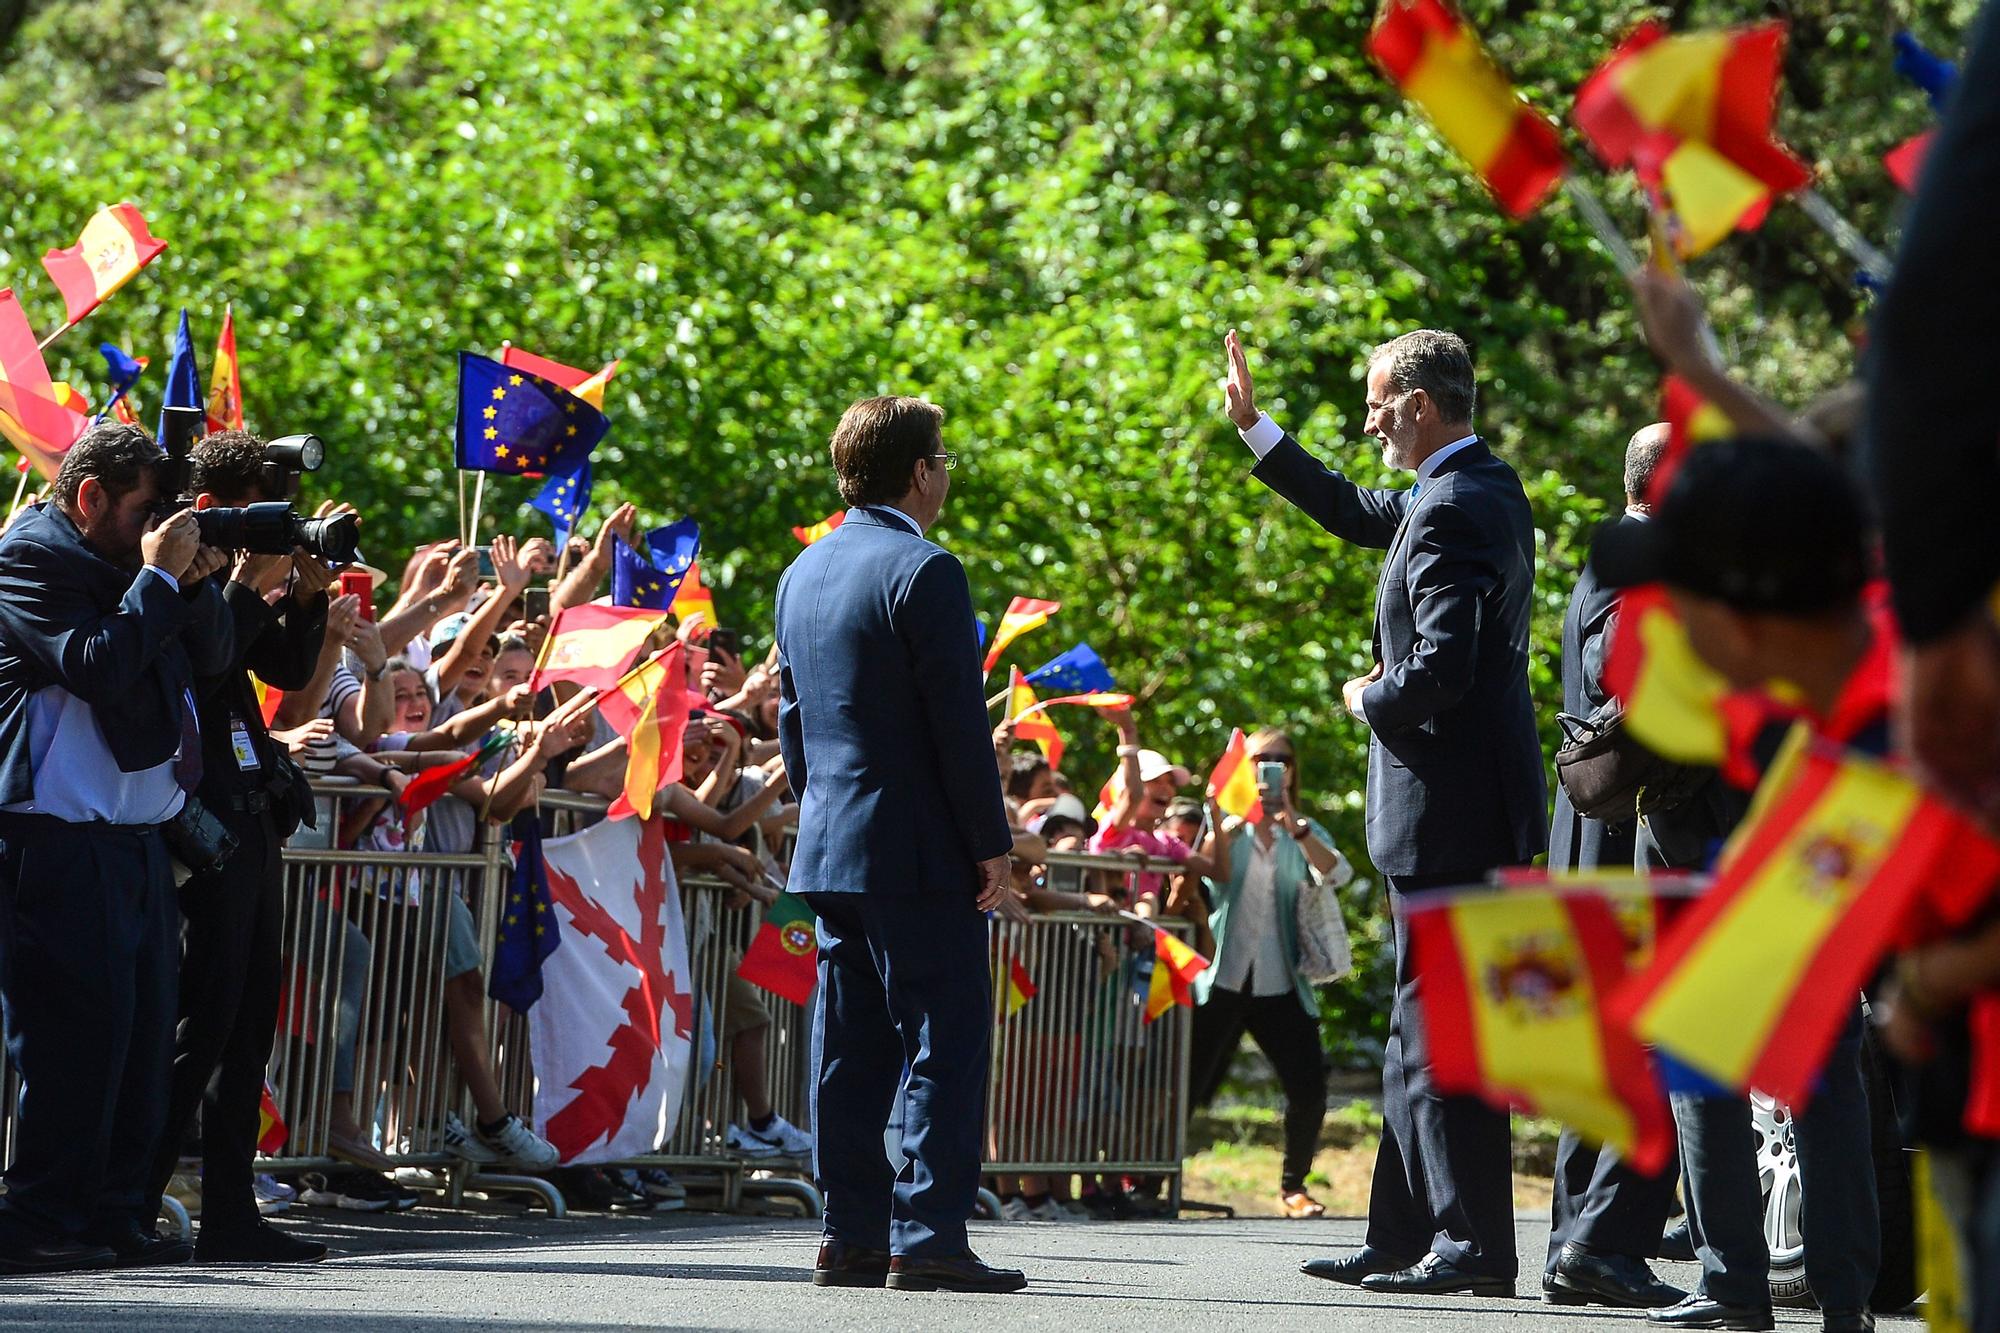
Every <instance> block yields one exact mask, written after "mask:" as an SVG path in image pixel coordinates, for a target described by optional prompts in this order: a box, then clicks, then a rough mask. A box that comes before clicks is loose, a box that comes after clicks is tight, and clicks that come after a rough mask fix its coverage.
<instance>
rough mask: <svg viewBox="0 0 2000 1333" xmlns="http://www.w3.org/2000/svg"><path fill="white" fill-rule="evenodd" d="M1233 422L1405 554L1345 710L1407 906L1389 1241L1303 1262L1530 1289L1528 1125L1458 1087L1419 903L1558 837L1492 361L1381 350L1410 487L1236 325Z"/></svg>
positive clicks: (1352, 534)
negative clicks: (1368, 481)
mask: <svg viewBox="0 0 2000 1333" xmlns="http://www.w3.org/2000/svg"><path fill="white" fill-rule="evenodd" d="M1226 349H1227V352H1228V356H1229V378H1228V380H1227V381H1226V382H1225V390H1226V393H1227V399H1228V401H1227V410H1228V413H1229V417H1230V419H1231V420H1232V421H1233V422H1234V423H1235V424H1236V427H1237V429H1238V430H1239V431H1240V432H1241V433H1242V435H1243V442H1244V443H1245V444H1247V445H1249V446H1250V449H1251V452H1253V453H1254V454H1256V456H1257V467H1256V469H1255V471H1254V472H1252V474H1251V475H1252V476H1254V477H1256V478H1257V479H1258V480H1259V481H1261V482H1263V483H1264V484H1265V485H1266V486H1269V487H1270V488H1271V489H1272V490H1274V491H1276V492H1277V493H1278V494H1280V495H1282V496H1284V497H1285V498H1286V499H1287V500H1290V501H1291V502H1292V503H1293V504H1295V505H1297V506H1298V507H1299V508H1300V509H1301V510H1303V511H1304V512H1305V514H1306V516H1307V517H1308V518H1311V519H1312V520H1313V521H1314V522H1316V523H1318V524H1319V525H1320V526H1321V527H1323V528H1325V529H1326V530H1327V531H1328V532H1331V533H1332V534H1334V535H1335V536H1336V537H1339V538H1340V539H1341V540H1343V541H1346V542H1350V543H1352V544H1353V545H1356V546H1369V547H1375V548H1377V549H1381V550H1385V551H1387V552H1388V554H1387V555H1386V556H1385V557H1384V559H1383V562H1382V572H1381V577H1380V580H1379V582H1378V583H1377V585H1376V589H1375V630H1374V658H1375V666H1374V668H1373V669H1372V670H1371V671H1370V672H1369V673H1368V674H1367V675H1365V676H1360V677H1358V678H1356V679H1354V680H1350V681H1348V682H1347V684H1346V685H1345V686H1344V687H1343V688H1342V690H1341V697H1342V702H1343V703H1345V704H1346V705H1347V711H1348V712H1349V713H1351V714H1352V715H1353V716H1354V717H1355V719H1356V720H1357V721H1359V722H1361V723H1362V724H1363V725H1365V726H1366V727H1367V728H1368V857H1369V859H1370V860H1372V861H1373V862H1374V863H1375V868H1376V869H1377V870H1380V871H1381V872H1382V874H1383V876H1384V877H1385V878H1386V879H1387V880H1388V882H1389V901H1390V905H1391V907H1392V908H1393V909H1395V946H1396V991H1395V997H1394V999H1393V1000H1392V1001H1391V1005H1390V1010H1389V1040H1388V1041H1387V1043H1385V1045H1384V1048H1383V1055H1382V1145H1381V1147H1380V1148H1379V1149H1378V1150H1377V1152H1376V1155H1375V1179H1374V1184H1373V1186H1372V1188H1371V1190H1370V1192H1369V1198H1368V1240H1367V1243H1366V1244H1365V1245H1363V1246H1362V1247H1361V1249H1359V1250H1358V1251H1356V1252H1354V1253H1353V1254H1349V1255H1346V1256H1343V1257H1341V1258H1338V1259H1314V1260H1310V1261H1309V1262H1307V1263H1306V1264H1305V1265H1304V1266H1303V1267H1304V1271H1305V1272H1306V1273H1308V1274H1310V1275H1311V1276H1313V1277H1321V1278H1326V1279H1328V1280H1330V1281H1334V1282H1345V1283H1349V1284H1352V1285H1358V1286H1363V1287H1366V1288H1368V1289H1369V1290H1370V1291H1383V1292H1395V1293H1401V1294H1406V1295H1442V1294H1445V1293H1448V1292H1463V1293H1467V1294H1470V1295H1477V1296H1511V1295H1513V1294H1514V1277H1515V1253H1514V1201H1513V1198H1512V1194H1513V1190H1512V1160H1511V1156H1510V1154H1509V1151H1508V1147H1509V1145H1508V1130H1507V1114H1506V1112H1504V1111H1498V1110H1495V1109H1494V1108H1492V1107H1490V1106H1487V1105H1486V1104H1485V1103H1483V1102H1481V1101H1479V1100H1477V1099H1475V1098H1472V1097H1464V1096H1455V1097H1448V1096H1442V1095H1440V1094H1439V1092H1438V1090H1437V1088H1436V1086H1435V1085H1434V1084H1433V1083H1432V1081H1431V1074H1430V1058H1429V1054H1428V1051H1427V1048H1426V1043H1425V1040H1424V1032H1423V1024H1422V1014H1421V1013H1420V1012H1419V1011H1418V1007H1417V1005H1418V1001H1417V979H1416V974H1415V973H1414V971H1412V969H1411V965H1410V949H1409V943H1410V941H1409V926H1408V923H1407V920H1406V918H1405V916H1404V911H1403V907H1404V903H1405V901H1406V899H1407V897H1408V895H1410V894H1412V893H1417V892H1420V891H1422V890H1425V889H1437V888H1445V887H1448V886H1452V885H1464V884H1477V883H1480V882H1481V881H1483V880H1485V879H1486V877H1487V876H1488V875H1489V874H1490V873H1491V872H1492V871H1494V870H1496V869H1499V868H1501V867H1504V866H1515V865H1522V864H1525V863H1526V862H1527V861H1528V860H1530V859H1531V858H1533V857H1534V856H1535V855H1536V854H1537V853H1539V852H1541V851H1542V850H1543V848H1544V847H1546V846H1547V833H1548V825H1547V824H1546V823H1544V822H1543V821H1544V820H1545V819H1546V818H1547V811H1548V805H1547V798H1546V787H1545V786H1544V783H1543V777H1542V747H1541V742H1540V740H1539V739H1538V738H1537V736H1536V731H1535V710H1534V703H1533V701H1532V700H1531V699H1530V698H1529V695H1528V620H1529V615H1530V613H1531V611H1532V609H1533V600H1534V591H1535V525H1534V518H1533V516H1532V515H1531V514H1530V512H1529V510H1528V497H1527V496H1526V494H1524V493H1523V491H1522V489H1521V480H1520V478H1519V477H1517V476H1515V475H1514V469H1513V468H1511V467H1509V466H1507V464H1506V463H1504V462H1502V461H1501V460H1500V459H1498V458H1496V457H1494V455H1493V453H1492V451H1490V450H1489V449H1487V447H1486V445H1485V443H1484V442H1482V441H1481V440H1480V438H1479V436H1478V435H1476V434H1475V433H1474V432H1473V429H1472V418H1473V409H1474V407H1475V405H1476V403H1477V398H1478V390H1477V386H1476V384H1475V382H1474V379H1473V372H1472V353H1471V351H1470V349H1468V348H1467V347H1466V345H1465V342H1464V340H1463V339H1461V338H1459V337H1458V336H1457V335H1456V334H1451V333H1444V332H1440V331H1438V330H1435V329H1419V330H1417V331H1416V332H1414V333H1406V334H1404V335H1403V336H1402V337H1400V338H1396V339H1394V340H1392V341H1390V342H1387V343H1384V344H1383V345H1382V346H1380V347H1378V348H1376V349H1375V352H1374V354H1373V355H1372V356H1371V357H1369V359H1368V384H1367V393H1368V419H1367V422H1366V424H1365V425H1364V426H1363V428H1362V429H1363V431H1364V432H1365V433H1366V434H1368V435H1372V436H1374V437H1375V438H1376V439H1377V440H1379V441H1381V444H1382V461H1383V462H1384V463H1386V464H1388V465H1389V466H1390V467H1392V468H1401V469H1405V470H1408V471H1412V472H1415V473H1416V474H1417V483H1416V485H1414V486H1412V487H1410V488H1409V489H1408V490H1377V489H1374V488H1371V487H1365V486H1357V485H1355V484H1354V483H1353V482H1352V481H1349V480H1348V479H1347V478H1346V477H1344V476H1342V475H1341V474H1340V473H1339V472H1336V471H1334V470H1332V469H1330V468H1328V467H1326V466H1325V465H1323V464H1322V463H1320V462H1319V461H1318V460H1317V459H1315V458H1313V457H1312V456H1311V455H1309V454H1308V453H1306V451H1305V450H1304V449H1302V448H1301V447H1300V446H1299V442H1298V441H1297V440H1295V439H1293V438H1292V437H1291V436H1290V435H1288V434H1286V433H1285V432H1284V431H1283V430H1282V429H1280V428H1279V427H1278V425H1277V424H1276V423H1275V422H1273V421H1272V420H1271V418H1269V417H1267V416H1265V415H1264V414H1263V413H1261V412H1259V411H1258V410H1257V404H1256V400H1255V397H1254V396H1253V392H1252V389H1251V383H1250V367H1249V363H1248V362H1247V361H1246V360H1245V359H1244V356H1243V348H1242V345H1241V344H1240V343H1239V342H1238V340H1237V337H1236V333H1235V330H1233V329H1232V330H1231V331H1230V333H1229V337H1228V340H1227V343H1226Z"/></svg>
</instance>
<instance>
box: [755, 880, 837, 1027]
mask: <svg viewBox="0 0 2000 1333" xmlns="http://www.w3.org/2000/svg"><path fill="white" fill-rule="evenodd" d="M736 975H737V976H739V977H742V978H743V979H744V980H745V981H747V982H749V983H750V984H751V985H753V986H762V987H763V988H764V989H765V990H767V991H769V992H771V994H773V995H776V996H779V997H781V998H783V999H787V1000H790V1001H791V1002H792V1003H793V1004H806V1003H808V1002H809V1001H811V999H812V993H813V987H814V986H816V985H818V984H819V933H818V930H817V929H816V923H815V919H814V917H813V912H812V908H810V907H807V906H806V900H805V899H803V898H801V897H799V896H798V895H797V894H793V893H781V894H779V895H778V896H777V898H776V900H774V901H773V902H772V903H771V905H770V906H769V907H767V908H765V909H764V920H763V922H762V923H761V924H759V925H758V927H757V934H756V935H755V937H753V938H752V939H751V941H750V947H749V948H748V949H746V950H744V952H743V961H742V963H740V964H739V965H738V966H737V968H736Z"/></svg>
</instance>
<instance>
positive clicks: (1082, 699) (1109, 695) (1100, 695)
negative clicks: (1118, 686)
mask: <svg viewBox="0 0 2000 1333" xmlns="http://www.w3.org/2000/svg"><path fill="white" fill-rule="evenodd" d="M1136 702H1138V701H1137V700H1135V699H1134V698H1133V697H1132V696H1131V695H1129V694H1119V693H1117V692H1115V691H1105V690H1096V691H1093V692H1092V693H1090V694H1065V695H1062V696H1060V697H1059V698H1055V699H1043V700H1041V701H1039V702H1037V703H1035V704H1034V705H1032V706H1031V707H1030V708H1029V709H1028V711H1027V713H1025V714H1023V716H1026V717H1032V716H1034V715H1035V714H1037V713H1042V712H1046V711H1047V710H1049V709H1051V708H1063V707H1072V708H1103V709H1121V708H1130V707H1131V706H1132V705H1133V704H1134V703H1136Z"/></svg>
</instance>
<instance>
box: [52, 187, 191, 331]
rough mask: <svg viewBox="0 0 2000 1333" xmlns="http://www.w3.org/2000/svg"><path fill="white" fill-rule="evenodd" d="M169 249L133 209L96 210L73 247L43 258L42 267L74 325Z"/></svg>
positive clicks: (110, 207) (113, 205) (129, 205)
mask: <svg viewBox="0 0 2000 1333" xmlns="http://www.w3.org/2000/svg"><path fill="white" fill-rule="evenodd" d="M166 248H167V243H166V242H165V241H162V240H160V239H158V238H157V237H155V236H154V235H153V233H152V232H150V231H148V230H147V229H146V219H145V218H143V217H141V216H140V215H139V210H138V209H137V208H135V207H133V206H132V205H131V204H112V205H110V206H109V207H107V208H100V209H98V210H97V212H96V213H95V214H93V215H92V216H91V219H90V221H88V222H86V223H84V224H83V235H82V236H80V237H78V238H77V242H76V244H75V245H72V246H70V247H68V248H67V249H62V250H51V251H49V252H48V253H47V254H45V255H43V256H42V267H43V268H45V269H47V270H48V271H49V277H51V278H52V279H54V280H55V284H56V288H57V290H59V291H61V292H62V298H63V305H64V307H66V309H67V311H68V323H69V324H74V323H76V322H77V321H78V320H80V319H82V318H83V317H84V316H85V315H87V314H89V313H90V312H91V311H93V310H95V309H97V307H98V306H99V305H100V304H102V303H103V301H104V298H105V297H107V296H109V295H111V293H113V292H115V291H117V290H118V289H119V288H120V287H123V286H124V285H125V284H126V283H128V282H130V281H131V280H132V278H133V276H134V275H136V274H137V273H138V272H139V270H140V269H142V268H144V267H146V265H148V264H150V263H152V262H153V261H154V260H155V259H157V258H159V257H160V252H161V251H163V250H165V249H166Z"/></svg>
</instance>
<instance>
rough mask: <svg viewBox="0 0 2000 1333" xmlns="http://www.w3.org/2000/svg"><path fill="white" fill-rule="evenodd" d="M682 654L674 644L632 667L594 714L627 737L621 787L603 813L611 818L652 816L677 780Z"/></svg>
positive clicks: (683, 721) (682, 731)
mask: <svg viewBox="0 0 2000 1333" xmlns="http://www.w3.org/2000/svg"><path fill="white" fill-rule="evenodd" d="M685 653H686V650H685V649H684V648H683V647H682V645H681V644H680V643H679V642H678V641H677V642H674V643H671V644H669V645H667V648H666V651H664V652H661V653H657V654H655V655H654V656H653V657H652V658H650V659H649V660H647V661H645V662H643V663H641V664H640V665H638V666H636V667H634V668H633V669H632V670H631V671H628V672H627V673H626V674H625V677H624V679H622V680H620V681H619V682H618V685H617V687H616V688H615V689H612V690H611V691H609V692H608V693H606V694H605V695H604V696H603V697H602V698H601V699H600V700H599V701H598V705H597V709H598V711H599V712H601V713H603V714H604V720H605V721H606V722H609V723H610V724H611V727H612V729H613V730H614V731H616V732H617V733H618V734H619V735H620V736H623V737H624V738H625V788H624V790H623V791H622V792H620V793H619V796H618V799H617V800H616V801H613V802H612V803H611V808H610V809H609V810H608V811H606V812H605V813H606V814H607V815H608V816H609V817H610V818H612V819H623V818H624V817H625V816H627V815H637V816H639V818H641V819H651V818H652V817H653V800H654V797H655V796H657V795H658V794H659V790H660V788H661V787H663V786H665V785H666V784H667V783H669V782H679V781H680V779H681V762H682V759H683V755H682V751H681V738H682V737H683V736H684V735H686V733H687V724H688V710H687V708H686V700H687V661H686V658H685Z"/></svg>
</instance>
